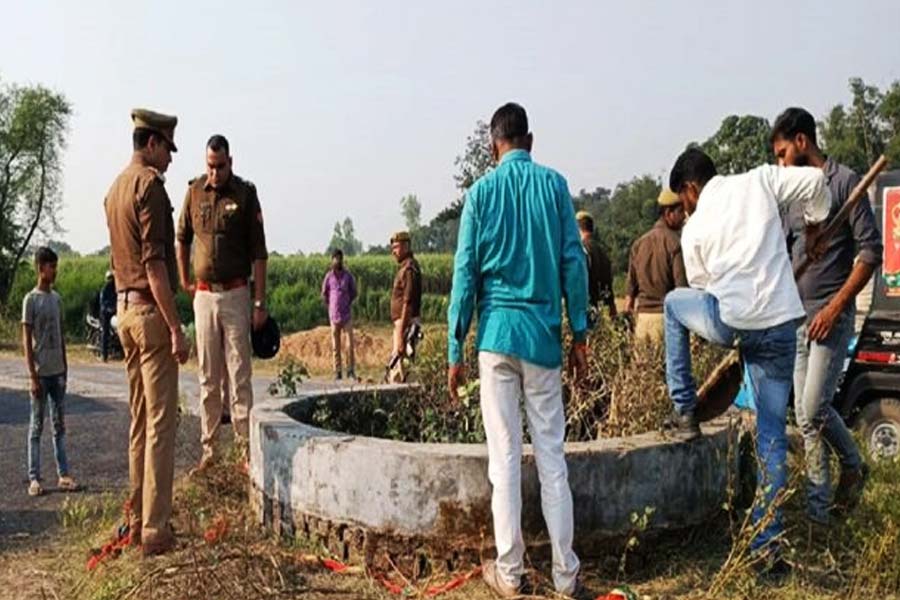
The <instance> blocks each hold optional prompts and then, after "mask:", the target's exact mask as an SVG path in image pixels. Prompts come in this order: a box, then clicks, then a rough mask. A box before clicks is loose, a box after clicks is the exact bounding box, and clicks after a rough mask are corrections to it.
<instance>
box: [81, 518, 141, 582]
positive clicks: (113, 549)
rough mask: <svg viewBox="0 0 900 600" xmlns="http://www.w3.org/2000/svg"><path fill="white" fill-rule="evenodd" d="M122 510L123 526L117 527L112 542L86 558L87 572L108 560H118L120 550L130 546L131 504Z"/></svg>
mask: <svg viewBox="0 0 900 600" xmlns="http://www.w3.org/2000/svg"><path fill="white" fill-rule="evenodd" d="M123 510H124V512H125V524H124V525H122V526H121V527H119V531H118V533H117V534H116V536H115V537H114V538H113V540H112V541H110V542H109V543H107V544H104V545H103V546H102V547H101V548H100V549H98V550H95V551H92V552H91V557H90V558H88V561H87V565H86V567H87V570H88V571H93V570H94V569H96V568H97V567H98V566H99V565H100V564H101V563H103V562H104V561H106V560H107V559H109V558H118V557H119V555H120V554H122V550H124V549H125V548H127V547H128V546H130V545H131V530H130V527H129V525H130V523H131V503H130V502H126V503H125V506H124V507H123Z"/></svg>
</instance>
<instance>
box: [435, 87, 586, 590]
mask: <svg viewBox="0 0 900 600" xmlns="http://www.w3.org/2000/svg"><path fill="white" fill-rule="evenodd" d="M491 144H492V152H493V154H494V159H495V161H499V164H498V166H497V168H496V169H495V170H494V171H492V172H491V173H488V174H487V175H485V176H484V177H482V178H481V179H479V180H478V181H477V182H476V183H475V184H474V185H473V186H472V187H471V189H470V190H469V192H468V194H467V198H466V202H465V205H464V207H463V211H462V220H461V223H460V229H459V239H458V241H457V249H456V258H455V262H454V272H453V290H452V293H451V296H450V309H449V331H448V353H449V363H450V367H449V373H448V381H449V387H450V393H451V395H453V396H455V395H456V389H457V387H458V386H459V384H460V383H462V381H463V379H464V373H463V369H462V364H463V356H462V353H463V347H464V345H465V338H466V333H467V332H468V329H469V325H470V323H471V321H472V316H473V313H474V312H475V308H476V306H477V309H478V337H477V342H476V345H477V348H478V363H479V376H480V384H481V410H482V415H483V418H484V427H485V432H486V434H487V446H488V477H489V479H490V481H491V484H492V486H493V495H492V500H491V509H492V512H493V518H494V541H495V543H496V546H497V560H496V561H491V562H488V563H486V564H485V565H484V572H483V573H484V578H485V581H486V582H487V583H488V585H490V586H491V588H492V589H494V591H496V592H497V593H499V594H500V595H501V596H512V595H516V594H517V593H518V592H519V591H520V584H521V578H522V575H523V573H524V564H523V556H524V552H525V544H524V542H523V539H522V528H521V509H522V497H521V458H522V426H521V414H520V412H519V404H520V402H522V401H523V400H524V405H525V413H526V417H527V421H528V430H529V433H530V434H531V439H532V443H533V446H534V454H535V462H536V464H537V469H538V476H539V479H540V482H541V504H542V508H543V513H544V520H545V521H546V523H547V529H548V531H549V534H550V542H551V547H552V550H553V581H554V585H555V587H556V589H557V591H559V592H560V593H563V594H573V593H574V592H575V591H576V585H577V581H576V578H577V574H578V568H579V562H578V558H577V557H576V556H575V553H574V552H573V551H572V537H573V528H574V525H573V518H572V494H571V490H570V489H569V482H568V472H567V469H566V461H565V454H564V452H563V439H564V434H565V416H564V414H563V402H562V380H561V366H562V304H563V299H565V301H566V308H567V312H568V315H569V323H570V325H571V328H572V332H573V337H574V340H575V343H574V345H573V348H572V351H571V354H570V360H571V361H572V362H573V363H574V366H575V370H576V375H577V376H578V377H583V375H584V371H585V366H586V360H585V335H586V331H587V269H586V266H585V259H584V251H583V250H582V247H581V239H580V237H579V234H578V229H577V227H576V224H575V214H574V210H573V208H572V199H571V197H570V196H569V190H568V185H567V184H566V180H565V179H564V178H563V177H562V176H561V175H560V174H559V173H557V172H556V171H553V170H552V169H549V168H547V167H543V166H541V165H538V164H535V163H534V162H532V160H531V155H530V152H531V145H532V136H531V133H529V131H528V118H527V115H526V114H525V110H524V109H523V108H522V107H521V106H519V105H517V104H506V105H504V106H502V107H500V108H499V109H498V110H497V112H496V113H494V117H493V118H492V119H491Z"/></svg>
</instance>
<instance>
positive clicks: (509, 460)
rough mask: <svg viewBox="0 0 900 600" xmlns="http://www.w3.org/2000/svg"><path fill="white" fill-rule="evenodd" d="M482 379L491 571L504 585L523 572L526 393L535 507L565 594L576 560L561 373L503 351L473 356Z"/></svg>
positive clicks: (555, 579) (572, 585)
mask: <svg viewBox="0 0 900 600" xmlns="http://www.w3.org/2000/svg"><path fill="white" fill-rule="evenodd" d="M478 366H479V376H480V378H481V412H482V416H483V418H484V429H485V432H486V434H487V447H488V478H489V479H490V481H491V485H492V486H493V495H492V497H491V511H492V512H493V515H494V542H495V543H496V545H497V571H498V573H499V575H500V576H501V577H502V578H503V579H504V580H505V581H506V582H507V583H509V584H510V585H512V586H518V585H519V582H520V581H521V577H522V575H523V574H524V572H525V566H524V562H523V557H524V554H525V542H524V541H523V539H522V414H521V412H520V410H519V404H520V402H521V401H522V399H523V398H524V404H525V416H526V418H527V420H528V432H529V433H530V434H531V441H532V446H533V448H534V458H535V463H536V464H537V470H538V478H539V480H540V482H541V509H542V512H543V513H544V521H545V522H546V523H547V530H548V532H549V534H550V544H551V547H552V549H553V583H554V586H555V587H556V590H557V591H558V592H561V593H564V594H570V593H571V592H572V591H573V590H574V588H575V577H576V576H577V575H578V567H579V563H578V557H577V556H575V553H574V552H573V551H572V537H573V529H574V524H573V519H572V492H571V490H570V489H569V479H568V477H569V476H568V469H567V468H566V457H565V452H564V450H563V439H564V436H565V424H566V423H565V417H564V416H563V403H562V380H561V374H560V370H559V369H558V368H557V369H545V368H543V367H539V366H537V365H535V364H532V363H529V362H526V361H523V360H520V359H518V358H515V357H513V356H507V355H505V354H495V353H493V352H480V353H479V354H478Z"/></svg>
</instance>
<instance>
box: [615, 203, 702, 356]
mask: <svg viewBox="0 0 900 600" xmlns="http://www.w3.org/2000/svg"><path fill="white" fill-rule="evenodd" d="M657 204H658V205H659V219H658V220H657V221H656V224H654V225H653V228H652V229H651V230H650V231H648V232H647V233H645V234H644V235H642V236H641V237H639V238H638V239H637V240H636V241H635V242H634V244H632V246H631V254H630V256H629V257H628V278H627V280H626V282H625V291H626V297H625V312H627V313H634V314H635V325H634V333H635V337H636V338H637V339H647V338H649V339H650V340H652V341H654V342H658V343H660V344H661V343H662V342H663V300H664V299H665V297H666V294H668V293H669V292H671V291H672V290H673V289H675V288H676V287H687V286H688V283H687V277H686V276H685V273H684V259H683V258H682V256H681V227H682V226H683V225H684V219H685V215H684V207H683V206H682V204H681V200H679V199H678V194H675V193H673V192H672V191H671V190H670V189H669V188H663V189H662V191H661V192H660V193H659V197H658V198H657Z"/></svg>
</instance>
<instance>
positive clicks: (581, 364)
mask: <svg viewBox="0 0 900 600" xmlns="http://www.w3.org/2000/svg"><path fill="white" fill-rule="evenodd" d="M569 371H570V372H571V373H572V374H573V375H574V377H575V384H576V385H578V386H581V385H584V383H585V381H587V371H588V364H587V344H585V343H584V342H575V343H574V344H572V349H571V350H570V351H569Z"/></svg>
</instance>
